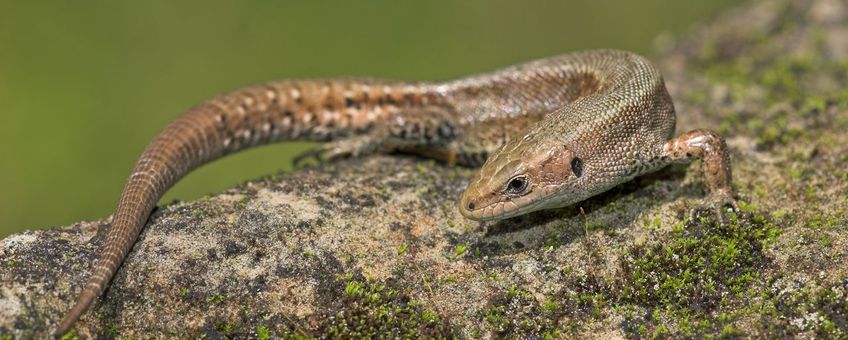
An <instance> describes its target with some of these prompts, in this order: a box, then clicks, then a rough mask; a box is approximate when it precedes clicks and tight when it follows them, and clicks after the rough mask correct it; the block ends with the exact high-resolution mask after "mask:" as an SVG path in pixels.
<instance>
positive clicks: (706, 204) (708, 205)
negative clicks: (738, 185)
mask: <svg viewBox="0 0 848 340" xmlns="http://www.w3.org/2000/svg"><path fill="white" fill-rule="evenodd" d="M725 207H729V208H730V209H731V211H734V212H738V211H739V205H738V204H737V203H736V199H734V198H733V196H732V195H731V194H730V191H728V190H717V191H714V192H712V193H710V194H709V196H707V197H706V198H704V200H703V201H701V202H700V203H699V204H698V205H697V206H696V207H695V208H694V209H692V215H691V216H690V219H691V220H694V219H695V217H696V214H697V212H698V211H704V210H706V211H712V212H713V213H715V214H716V218H717V219H718V223H719V224H724V208H725Z"/></svg>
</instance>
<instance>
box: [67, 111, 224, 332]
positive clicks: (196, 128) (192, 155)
mask: <svg viewBox="0 0 848 340" xmlns="http://www.w3.org/2000/svg"><path fill="white" fill-rule="evenodd" d="M214 119H215V118H214V115H212V114H211V112H210V111H209V107H208V106H201V107H198V108H195V109H194V110H192V111H190V112H188V113H187V114H186V115H184V116H183V117H181V118H179V119H178V120H176V121H174V122H173V123H171V125H169V126H168V127H167V128H165V130H164V131H162V132H161V133H160V134H159V135H158V136H157V137H156V138H155V139H154V140H153V141H152V142H151V143H150V144H149V145H148V146H147V148H146V149H145V150H144V153H142V155H141V157H140V158H139V160H138V162H137V163H136V165H135V168H134V169H133V172H132V174H131V175H130V177H129V179H128V180H127V182H126V185H125V186H124V190H123V192H122V193H121V198H120V201H119V203H118V208H117V210H115V213H114V215H113V217H112V223H111V227H110V228H109V234H108V235H107V237H106V243H105V245H104V246H103V248H102V250H101V252H100V256H99V257H98V259H97V262H96V263H95V265H94V267H93V271H92V274H91V277H90V278H89V279H88V282H87V283H86V284H85V288H83V291H82V293H80V295H79V299H78V300H77V303H76V305H74V307H73V308H72V309H71V310H70V311H69V312H68V314H67V316H65V318H64V320H62V322H61V323H60V324H59V326H58V328H57V329H56V331H55V333H54V335H56V336H60V335H62V334H65V333H66V332H67V331H68V330H69V329H70V327H71V326H73V324H74V323H75V322H76V321H77V319H79V317H80V316H81V315H82V314H83V313H85V311H86V310H87V309H88V307H89V306H90V305H91V303H92V302H93V301H94V299H96V298H97V297H98V296H100V294H102V293H103V291H104V290H105V288H106V285H107V284H108V283H109V281H110V280H111V279H112V277H113V276H114V275H115V272H116V271H117V270H118V267H119V266H120V265H121V263H122V262H123V260H124V257H125V256H126V255H127V253H128V252H129V251H130V249H131V248H132V246H133V244H134V243H135V241H136V239H137V238H138V235H139V232H141V229H142V228H143V227H144V225H145V223H146V222H147V219H148V217H149V216H150V212H151V211H152V210H153V207H154V205H155V204H156V202H157V201H158V200H159V198H160V197H161V196H162V195H163V194H164V193H165V191H166V190H167V189H168V188H170V187H171V185H173V184H174V182H176V181H177V180H178V179H179V178H181V177H183V176H184V175H185V174H186V173H188V172H189V171H191V170H192V169H193V168H195V167H197V166H199V165H201V164H203V163H205V162H207V161H209V160H211V159H214V158H217V157H220V156H221V155H222V153H223V152H224V150H225V149H224V148H223V147H222V145H221V143H220V141H221V140H222V137H223V136H221V135H220V134H219V133H217V131H216V129H215V122H214Z"/></svg>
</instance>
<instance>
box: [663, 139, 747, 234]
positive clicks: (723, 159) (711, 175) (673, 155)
mask: <svg viewBox="0 0 848 340" xmlns="http://www.w3.org/2000/svg"><path fill="white" fill-rule="evenodd" d="M662 155H663V157H664V158H666V159H668V160H669V161H671V162H675V163H685V162H689V161H691V160H692V159H693V158H696V157H697V158H700V159H701V161H702V163H703V164H702V167H703V169H704V184H705V185H706V187H707V193H708V195H709V196H708V197H707V198H706V201H705V203H706V206H707V207H708V208H709V209H711V210H714V211H715V212H716V213H717V214H718V218H719V220H720V221H721V220H722V214H721V209H722V208H723V207H724V206H727V205H729V206H731V207H733V209H735V210H738V209H739V207H738V206H737V204H736V200H735V199H734V198H733V189H732V188H731V185H732V183H731V182H732V180H731V177H732V176H731V170H730V152H729V150H728V149H727V144H726V143H725V142H724V138H722V137H721V136H719V135H718V134H717V133H716V132H715V131H713V130H708V129H696V130H692V131H689V132H687V133H684V134H682V135H680V136H677V137H675V138H672V139H671V140H669V141H668V142H666V143H665V145H663V150H662Z"/></svg>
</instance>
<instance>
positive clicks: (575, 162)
mask: <svg viewBox="0 0 848 340" xmlns="http://www.w3.org/2000/svg"><path fill="white" fill-rule="evenodd" d="M571 172H572V173H574V176H577V177H580V176H581V175H583V161H582V160H580V158H578V157H574V158H572V159H571Z"/></svg>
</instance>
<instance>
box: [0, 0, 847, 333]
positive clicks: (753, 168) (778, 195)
mask: <svg viewBox="0 0 848 340" xmlns="http://www.w3.org/2000/svg"><path fill="white" fill-rule="evenodd" d="M845 6H846V4H845V3H843V2H840V1H835V0H809V1H803V0H798V1H759V2H753V3H750V4H747V5H745V6H743V7H740V8H737V9H735V10H732V11H729V12H728V13H726V14H725V15H724V16H721V17H719V18H717V19H715V20H714V21H713V22H712V23H709V24H707V25H705V26H703V27H702V28H701V29H699V30H697V31H696V32H694V33H692V34H691V36H689V37H688V38H683V39H680V40H677V41H673V40H670V39H668V38H667V39H665V40H664V41H665V42H664V43H663V44H662V45H663V47H664V51H662V52H661V54H660V55H659V56H658V57H656V58H652V59H654V60H656V61H657V62H658V64H659V65H660V68H661V69H662V70H663V72H664V75H665V77H666V80H667V83H668V86H669V90H670V92H671V93H672V96H673V98H674V99H675V104H676V105H677V109H678V115H679V116H678V117H679V122H678V131H680V132H682V131H686V130H689V129H693V128H696V127H710V128H715V129H718V130H719V131H721V133H722V134H724V135H725V136H727V139H728V143H729V145H730V147H731V149H732V151H733V171H734V177H735V184H736V189H737V192H738V195H739V198H740V201H741V202H740V203H741V207H742V211H741V212H740V213H738V214H736V215H734V216H732V217H731V218H730V222H729V223H727V224H725V225H719V224H717V223H716V222H715V221H714V220H713V217H712V216H711V215H710V214H706V213H700V214H698V217H697V218H695V219H694V220H689V219H688V215H689V212H690V211H691V209H692V207H693V206H694V205H695V204H696V203H697V202H698V200H699V199H700V198H701V197H703V195H704V193H703V186H702V185H701V182H702V177H701V174H700V172H699V171H698V167H697V166H696V165H695V166H688V167H687V166H676V167H670V168H667V169H665V170H662V171H660V172H657V173H654V174H651V175H648V176H645V177H641V178H638V179H636V180H634V181H632V182H630V183H627V184H624V185H622V186H619V187H617V188H615V189H614V190H612V191H610V192H608V193H605V194H602V195H600V196H598V197H595V198H592V199H590V200H588V201H586V202H583V203H580V204H578V205H577V206H575V207H569V208H564V209H559V210H554V211H546V212H541V213H537V214H532V215H529V216H525V217H520V218H516V219H512V220H508V221H501V222H488V223H477V222H471V221H468V220H465V219H463V218H462V217H461V216H460V215H459V212H458V210H457V209H456V208H455V201H456V199H457V197H458V196H459V194H460V193H461V191H462V190H463V189H464V187H465V185H466V183H467V182H468V179H469V177H470V176H471V174H472V173H473V169H466V168H461V167H453V166H448V165H444V164H440V163H435V162H431V161H427V160H422V159H417V158H413V157H405V156H374V157H367V158H364V159H358V160H348V161H342V162H338V163H333V164H326V165H323V166H321V167H317V168H313V169H307V170H302V171H298V172H295V173H293V174H288V175H280V176H275V177H270V178H265V179H260V180H256V181H252V182H249V183H247V184H245V185H242V186H239V187H237V188H234V189H231V190H228V191H226V192H223V193H221V194H217V195H212V196H209V197H206V198H204V199H200V200H197V201H193V202H178V203H174V204H170V205H168V206H165V207H163V208H161V209H159V210H158V211H156V212H155V213H154V214H153V216H152V218H151V222H150V223H149V224H148V226H147V228H146V229H145V230H144V232H143V233H142V235H141V238H140V239H139V242H138V243H137V244H136V246H135V248H134V249H133V251H132V252H131V253H130V255H129V257H128V258H127V260H126V262H125V263H124V265H123V267H122V268H121V270H120V271H119V272H118V275H117V276H116V277H115V279H114V280H113V281H112V284H111V286H110V288H109V289H108V291H107V293H106V295H105V296H104V297H103V298H102V299H100V300H98V301H97V302H96V303H95V305H94V306H93V308H92V310H91V311H89V312H88V313H87V314H86V315H85V316H84V319H83V320H82V321H81V322H79V323H78V324H77V327H76V330H75V333H74V334H75V335H77V336H79V337H100V336H106V337H116V336H121V337H137V338H148V337H180V338H188V337H191V338H197V337H207V338H223V337H235V338H244V337H256V338H270V337H280V336H283V335H286V334H292V333H296V334H301V335H306V336H313V337H333V336H341V337H358V336H373V337H397V336H409V337H417V336H427V337H439V336H442V337H451V336H458V337H462V338H476V337H514V336H534V335H551V336H567V337H583V336H599V337H612V336H618V337H645V336H663V335H671V336H676V337H703V336H738V335H742V336H749V337H763V338H775V337H786V336H800V337H845V336H846V334H848V265H846V264H845V263H846V260H848V259H846V257H847V256H848V222H846V217H848V216H846V215H848V213H846V212H848V184H847V183H848V170H846V165H848V135H846V134H845V131H848V90H846V84H848V63H846V62H845V60H846V58H848V56H846V51H848V48H846V46H848V33H846V32H848V20H845V19H846V18H845V15H846V14H845V13H846V12H845V11H844V10H838V9H844V8H845ZM835 9H836V10H835ZM580 207H582V208H583V211H585V214H584V213H581V212H580V209H579V208H580ZM107 228H108V221H106V220H104V221H96V222H82V223H78V224H75V225H72V226H68V227H63V228H55V229H51V230H42V231H34V232H25V233H21V234H16V235H12V236H10V237H8V238H6V239H4V240H2V241H0V266H2V271H0V334H3V335H8V336H11V337H18V338H31V337H33V338H34V337H44V336H45V335H47V333H48V332H49V331H50V330H51V329H52V328H53V327H54V326H55V324H56V323H57V322H58V321H59V319H60V318H61V317H62V316H63V314H64V313H65V312H66V311H67V309H68V308H69V307H70V305H71V303H72V302H73V300H74V299H75V298H76V294H77V293H78V292H79V291H80V289H81V287H82V284H83V283H84V280H85V278H87V275H88V273H89V269H90V265H91V263H92V261H93V259H94V257H95V251H96V250H97V249H99V247H100V246H101V245H102V243H103V240H104V237H105V234H106V229H107Z"/></svg>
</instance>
